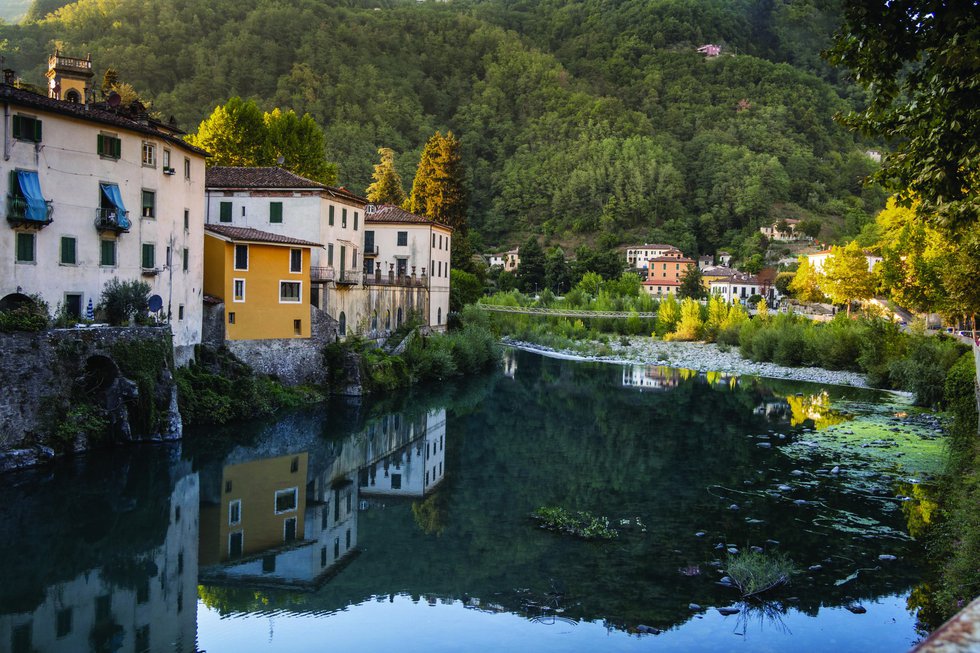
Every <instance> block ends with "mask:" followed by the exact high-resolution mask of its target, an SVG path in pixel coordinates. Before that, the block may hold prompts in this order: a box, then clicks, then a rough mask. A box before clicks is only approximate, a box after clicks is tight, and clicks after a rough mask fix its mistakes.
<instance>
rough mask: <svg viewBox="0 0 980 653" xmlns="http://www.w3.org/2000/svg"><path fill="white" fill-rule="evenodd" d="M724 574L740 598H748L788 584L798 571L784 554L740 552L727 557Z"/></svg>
mask: <svg viewBox="0 0 980 653" xmlns="http://www.w3.org/2000/svg"><path fill="white" fill-rule="evenodd" d="M725 572H726V573H727V574H728V576H729V577H730V578H731V579H732V582H733V583H734V584H735V587H737V588H738V589H739V591H741V592H742V596H743V597H750V596H756V595H758V594H761V593H762V592H766V591H768V590H771V589H773V588H775V587H778V586H780V585H783V584H785V583H788V582H789V581H790V578H791V577H792V575H793V574H795V573H797V572H798V569H797V567H796V565H795V564H793V561H792V560H790V559H789V558H788V557H787V556H786V554H784V553H768V552H763V551H740V552H739V553H736V554H735V555H732V556H729V557H728V564H727V566H726V568H725Z"/></svg>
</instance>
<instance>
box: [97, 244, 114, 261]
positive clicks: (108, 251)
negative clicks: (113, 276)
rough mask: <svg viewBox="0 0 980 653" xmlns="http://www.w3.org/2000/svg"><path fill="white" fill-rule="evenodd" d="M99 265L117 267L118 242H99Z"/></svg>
mask: <svg viewBox="0 0 980 653" xmlns="http://www.w3.org/2000/svg"><path fill="white" fill-rule="evenodd" d="M99 243H100V246H101V248H100V250H99V265H110V266H111V265H115V264H116V241H114V240H102V241H99Z"/></svg>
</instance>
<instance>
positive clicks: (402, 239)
mask: <svg viewBox="0 0 980 653" xmlns="http://www.w3.org/2000/svg"><path fill="white" fill-rule="evenodd" d="M406 245H408V232H407V231H399V232H398V246H399V247H404V246H406Z"/></svg>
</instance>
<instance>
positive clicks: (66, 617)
mask: <svg viewBox="0 0 980 653" xmlns="http://www.w3.org/2000/svg"><path fill="white" fill-rule="evenodd" d="M71 621H72V619H71V608H65V609H64V610H58V616H57V622H58V625H57V631H56V632H57V634H58V639H61V638H62V637H65V636H66V635H68V634H69V633H71Z"/></svg>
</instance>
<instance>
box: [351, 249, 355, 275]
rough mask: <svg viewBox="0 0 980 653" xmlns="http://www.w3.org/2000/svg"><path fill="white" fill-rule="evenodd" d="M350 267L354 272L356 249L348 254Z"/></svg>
mask: <svg viewBox="0 0 980 653" xmlns="http://www.w3.org/2000/svg"><path fill="white" fill-rule="evenodd" d="M350 267H351V269H352V270H356V269H357V250H356V249H354V250H351V253H350Z"/></svg>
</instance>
